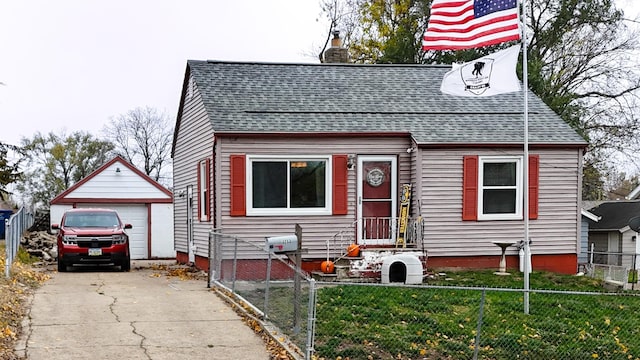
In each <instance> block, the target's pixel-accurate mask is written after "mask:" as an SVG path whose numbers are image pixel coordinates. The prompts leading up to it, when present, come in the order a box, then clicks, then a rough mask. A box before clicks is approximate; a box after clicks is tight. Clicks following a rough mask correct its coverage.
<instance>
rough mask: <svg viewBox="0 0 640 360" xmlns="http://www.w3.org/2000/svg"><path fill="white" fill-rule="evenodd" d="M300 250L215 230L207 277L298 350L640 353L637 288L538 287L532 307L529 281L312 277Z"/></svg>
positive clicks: (563, 358)
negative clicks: (496, 284) (278, 249)
mask: <svg viewBox="0 0 640 360" xmlns="http://www.w3.org/2000/svg"><path fill="white" fill-rule="evenodd" d="M298 254H299V252H298V253H289V254H274V253H273V252H270V251H268V249H267V247H266V246H265V244H259V243H251V242H248V241H244V240H242V239H239V238H237V237H234V236H229V235H225V234H222V233H221V232H218V231H213V232H211V233H210V254H209V255H210V271H209V275H210V280H209V285H210V286H215V287H217V288H218V289H221V290H222V291H223V293H225V294H227V296H229V297H230V298H233V299H235V300H236V301H238V302H239V303H240V304H242V307H243V308H245V309H248V310H247V311H248V312H249V313H250V314H251V316H253V317H255V319H256V320H257V321H259V322H260V323H261V324H262V325H263V327H265V328H267V330H268V331H269V332H271V333H272V334H275V335H274V336H273V337H274V339H278V341H281V342H284V343H286V344H287V347H289V349H290V350H291V351H290V353H291V354H292V357H293V358H296V359H302V358H304V359H317V360H321V359H327V360H328V359H352V360H353V359H367V360H369V359H496V360H499V359H531V360H545V359H558V360H569V359H575V360H578V359H580V360H584V359H640V296H639V295H638V293H637V292H635V291H625V290H621V289H615V291H609V292H607V291H605V290H600V291H555V290H537V289H532V290H529V309H530V310H529V313H528V314H525V312H524V311H523V308H524V300H523V299H524V295H525V291H524V290H523V289H517V288H511V289H510V288H489V287H482V286H439V285H429V284H428V283H429V281H426V283H425V284H423V285H404V284H398V283H394V284H386V285H382V284H375V283H358V282H339V281H338V282H336V281H314V280H313V279H312V278H311V277H310V276H309V274H307V273H305V272H304V271H302V270H301V269H300V268H299V266H298V265H296V264H299V262H297V261H296V260H297V258H296V255H298ZM550 276H551V275H550ZM582 279H583V280H584V281H586V282H593V284H595V283H596V282H598V280H596V279H589V278H582ZM599 286H600V285H599V283H598V285H594V286H593V287H592V288H596V289H598V288H599V289H602V288H601V287H599ZM576 289H581V288H580V287H576Z"/></svg>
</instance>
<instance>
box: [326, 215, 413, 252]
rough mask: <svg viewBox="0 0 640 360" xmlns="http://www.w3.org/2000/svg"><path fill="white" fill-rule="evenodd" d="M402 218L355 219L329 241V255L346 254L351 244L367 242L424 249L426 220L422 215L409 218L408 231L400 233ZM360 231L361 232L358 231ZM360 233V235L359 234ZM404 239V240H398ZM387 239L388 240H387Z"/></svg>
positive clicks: (373, 244)
mask: <svg viewBox="0 0 640 360" xmlns="http://www.w3.org/2000/svg"><path fill="white" fill-rule="evenodd" d="M400 228H401V226H400V219H398V218H395V217H393V218H390V217H367V218H361V219H358V220H355V221H354V222H352V223H351V224H350V225H349V226H347V227H346V228H344V229H342V230H340V231H339V232H337V233H336V234H335V235H334V236H333V239H332V242H331V244H330V243H329V241H327V257H340V256H343V255H345V254H346V249H347V247H348V246H349V245H350V244H355V243H358V242H359V241H358V239H359V240H360V242H363V243H364V244H363V243H360V244H359V245H365V244H367V243H369V244H371V245H372V246H375V245H376V244H380V243H382V242H385V245H395V246H396V247H408V248H418V249H422V248H423V247H424V244H423V240H424V238H423V233H424V221H423V218H422V217H417V218H409V219H408V221H407V225H406V231H404V233H403V234H399V231H398V230H399V229H400ZM358 232H359V233H358ZM358 235H360V236H358ZM400 235H402V237H399V236H400ZM399 239H402V241H398V240H399ZM385 240H386V241H385Z"/></svg>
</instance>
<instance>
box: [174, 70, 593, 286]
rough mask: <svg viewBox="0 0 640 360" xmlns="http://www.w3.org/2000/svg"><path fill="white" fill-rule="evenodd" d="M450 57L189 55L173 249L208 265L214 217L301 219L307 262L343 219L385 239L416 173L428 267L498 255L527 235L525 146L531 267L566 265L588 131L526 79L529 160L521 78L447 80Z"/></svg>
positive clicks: (270, 228)
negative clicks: (445, 86)
mask: <svg viewBox="0 0 640 360" xmlns="http://www.w3.org/2000/svg"><path fill="white" fill-rule="evenodd" d="M449 69H450V67H448V66H430V65H357V64H336V63H324V64H278V63H249V62H247V63H243V62H224V61H188V62H187V67H186V73H185V77H184V83H183V88H182V92H181V99H180V105H179V109H178V115H177V122H176V127H175V134H174V139H173V149H172V157H173V164H174V185H175V192H176V194H179V196H176V198H175V204H174V205H175V216H174V221H175V222H174V227H175V239H176V251H177V259H178V261H181V262H188V261H191V262H195V263H196V265H197V266H198V267H203V268H206V267H207V266H208V263H207V256H208V234H209V231H210V230H211V229H214V228H215V229H221V230H222V231H223V232H224V233H225V234H228V235H232V236H238V237H239V238H241V239H243V240H247V241H251V242H254V243H255V244H256V245H257V246H259V247H262V246H263V244H264V242H265V237H267V236H275V235H287V234H292V233H293V231H294V226H295V224H299V225H300V226H301V227H302V229H303V244H302V247H303V248H304V249H306V252H305V253H304V255H303V257H304V266H305V268H306V269H317V268H319V263H320V261H322V260H323V259H324V258H325V256H326V253H327V249H326V248H327V242H328V241H329V240H332V239H334V236H336V235H337V234H340V235H344V234H348V235H349V236H350V239H351V241H354V242H357V243H358V244H359V245H361V246H362V247H366V248H384V247H392V248H393V247H394V246H395V244H396V236H395V230H396V229H397V227H396V225H395V224H397V222H396V219H397V216H398V209H399V205H398V204H399V199H400V196H401V189H402V185H403V184H411V185H412V195H411V206H410V210H409V212H410V216H411V219H410V220H411V222H410V223H411V224H421V225H420V226H421V228H420V230H419V232H420V233H421V234H422V236H423V239H424V240H423V243H421V244H409V245H410V246H417V247H421V246H424V249H425V250H426V251H427V253H428V266H429V267H430V268H442V267H464V268H497V266H498V263H499V256H500V248H499V247H497V246H496V245H495V244H494V243H493V242H494V241H501V242H513V243H517V242H518V241H521V240H522V239H523V237H524V226H525V225H524V224H525V222H524V221H523V213H524V211H523V201H522V199H523V186H522V184H523V181H522V178H523V169H524V166H523V164H524V161H528V164H529V170H530V171H529V174H530V179H531V181H530V182H529V188H530V192H529V193H530V197H529V204H530V211H529V212H530V221H529V228H530V237H531V239H532V246H531V250H532V254H533V257H532V264H533V270H534V271H536V270H549V271H555V272H561V273H575V272H576V271H577V257H578V254H579V253H580V238H581V211H580V210H581V206H580V199H581V193H580V188H581V175H582V173H581V169H582V156H583V152H584V151H585V147H586V145H587V144H586V142H585V141H584V139H583V138H582V137H580V136H579V135H578V134H577V133H576V132H575V131H574V130H572V129H571V128H570V127H569V126H568V125H567V124H566V123H565V122H564V121H562V119H561V118H559V117H558V116H557V115H556V114H555V113H554V112H553V111H552V110H550V109H549V108H548V107H547V106H546V105H545V104H544V103H543V102H542V101H541V100H540V99H539V98H538V97H536V96H535V95H534V94H533V93H532V92H529V93H528V99H529V104H528V106H529V145H530V147H529V148H530V159H528V160H524V159H523V131H524V130H523V129H524V126H523V118H524V116H523V106H524V105H523V104H524V100H523V94H522V93H511V94H503V95H498V96H494V97H454V96H449V95H444V94H442V93H441V92H440V84H441V80H442V77H443V75H444V74H445V73H446V72H447V71H448V70H449ZM419 219H422V223H420V221H418V220H419ZM189 224H191V226H190V225H189ZM329 250H330V252H331V253H332V254H333V255H334V256H336V255H338V254H339V253H340V251H342V250H343V249H336V248H330V249H329ZM243 251H244V252H243V256H242V258H243V259H246V260H247V261H252V260H256V259H260V258H264V255H263V254H260V253H259V252H258V251H255V250H251V249H245V250H243ZM507 266H508V267H509V268H516V269H517V267H518V249H517V248H516V246H511V247H509V248H507Z"/></svg>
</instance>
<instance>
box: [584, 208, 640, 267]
mask: <svg viewBox="0 0 640 360" xmlns="http://www.w3.org/2000/svg"><path fill="white" fill-rule="evenodd" d="M589 212H591V213H592V214H594V215H596V216H598V217H600V220H599V221H597V222H596V221H593V220H589V251H590V252H593V263H595V264H606V265H618V266H623V267H626V268H635V266H634V264H633V262H634V259H635V255H636V254H640V247H639V246H638V241H636V240H637V236H638V234H637V233H636V232H635V231H633V230H631V228H629V220H630V219H631V218H633V217H636V216H640V200H627V201H624V200H622V201H608V202H603V203H601V204H600V205H598V206H596V207H594V208H592V209H590V210H589Z"/></svg>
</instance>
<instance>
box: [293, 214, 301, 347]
mask: <svg viewBox="0 0 640 360" xmlns="http://www.w3.org/2000/svg"><path fill="white" fill-rule="evenodd" d="M296 238H297V240H298V249H297V250H296V273H295V275H294V278H293V333H294V334H296V335H297V334H299V333H300V322H301V319H300V297H301V296H300V292H301V290H300V282H301V279H300V278H301V277H302V275H301V272H302V227H300V225H299V224H296Z"/></svg>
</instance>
